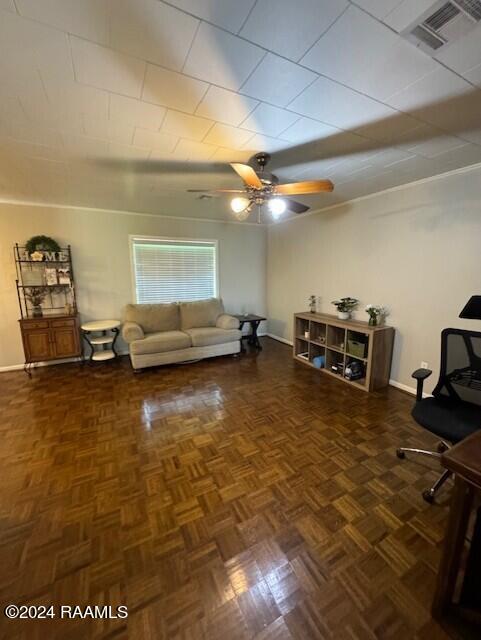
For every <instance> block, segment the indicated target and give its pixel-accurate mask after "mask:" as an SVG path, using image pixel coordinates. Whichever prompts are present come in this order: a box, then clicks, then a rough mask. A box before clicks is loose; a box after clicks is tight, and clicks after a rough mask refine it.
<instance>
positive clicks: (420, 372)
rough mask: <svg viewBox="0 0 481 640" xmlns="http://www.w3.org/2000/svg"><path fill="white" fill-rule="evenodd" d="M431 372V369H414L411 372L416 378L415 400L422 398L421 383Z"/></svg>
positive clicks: (422, 383)
mask: <svg viewBox="0 0 481 640" xmlns="http://www.w3.org/2000/svg"><path fill="white" fill-rule="evenodd" d="M431 374H432V371H431V369H416V371H414V373H413V374H412V377H413V378H414V379H415V380H417V388H416V400H417V401H419V400H422V399H423V385H424V381H425V380H426V378H429V376H430V375H431Z"/></svg>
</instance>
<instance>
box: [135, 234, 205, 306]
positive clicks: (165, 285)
mask: <svg viewBox="0 0 481 640" xmlns="http://www.w3.org/2000/svg"><path fill="white" fill-rule="evenodd" d="M130 242H131V256H132V270H133V284H134V291H135V299H136V302H138V303H143V302H146V303H154V302H176V301H177V300H202V299H203V298H212V297H217V288H218V287H217V241H215V240H180V239H175V238H170V239H169V238H142V237H131V239H130Z"/></svg>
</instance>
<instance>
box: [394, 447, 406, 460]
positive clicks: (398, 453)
mask: <svg viewBox="0 0 481 640" xmlns="http://www.w3.org/2000/svg"><path fill="white" fill-rule="evenodd" d="M396 455H397V457H398V458H399V460H404V458H405V457H406V454H405V453H404V451H402V450H401V449H397V450H396Z"/></svg>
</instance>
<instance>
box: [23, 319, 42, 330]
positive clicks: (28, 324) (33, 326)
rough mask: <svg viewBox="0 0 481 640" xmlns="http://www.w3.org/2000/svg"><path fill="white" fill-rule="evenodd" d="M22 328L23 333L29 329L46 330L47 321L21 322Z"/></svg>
mask: <svg viewBox="0 0 481 640" xmlns="http://www.w3.org/2000/svg"><path fill="white" fill-rule="evenodd" d="M22 326H23V328H24V330H25V331H30V329H48V321H47V320H31V321H28V322H23V323H22Z"/></svg>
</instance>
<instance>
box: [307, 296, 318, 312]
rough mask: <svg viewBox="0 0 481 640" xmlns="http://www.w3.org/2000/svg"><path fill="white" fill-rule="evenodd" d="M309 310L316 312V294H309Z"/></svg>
mask: <svg viewBox="0 0 481 640" xmlns="http://www.w3.org/2000/svg"><path fill="white" fill-rule="evenodd" d="M308 301H309V311H310V312H311V313H316V304H317V296H314V295H312V296H309V300H308Z"/></svg>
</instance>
